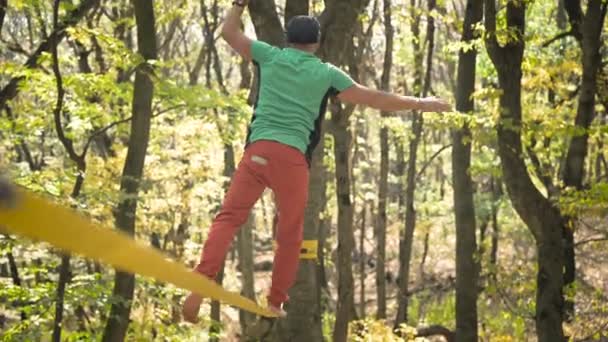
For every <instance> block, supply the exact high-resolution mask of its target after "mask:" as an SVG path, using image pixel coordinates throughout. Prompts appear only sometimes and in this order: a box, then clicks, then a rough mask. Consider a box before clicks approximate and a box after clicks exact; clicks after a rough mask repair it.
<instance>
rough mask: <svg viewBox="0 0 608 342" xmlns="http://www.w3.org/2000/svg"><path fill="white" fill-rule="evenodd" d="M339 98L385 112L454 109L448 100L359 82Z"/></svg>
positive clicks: (443, 110) (444, 110) (343, 92)
mask: <svg viewBox="0 0 608 342" xmlns="http://www.w3.org/2000/svg"><path fill="white" fill-rule="evenodd" d="M338 99H340V101H342V102H346V103H351V104H357V105H364V106H368V107H372V108H375V109H379V110H382V111H385V112H396V111H401V110H419V111H423V112H447V111H451V110H452V107H451V106H450V105H449V104H448V103H447V102H445V101H443V100H441V99H438V98H435V97H426V98H417V97H411V96H401V95H397V94H391V93H387V92H383V91H379V90H374V89H370V88H368V87H365V86H362V85H360V84H357V83H355V84H354V85H353V86H352V87H349V88H348V89H345V90H344V91H342V92H341V93H340V94H339V95H338Z"/></svg>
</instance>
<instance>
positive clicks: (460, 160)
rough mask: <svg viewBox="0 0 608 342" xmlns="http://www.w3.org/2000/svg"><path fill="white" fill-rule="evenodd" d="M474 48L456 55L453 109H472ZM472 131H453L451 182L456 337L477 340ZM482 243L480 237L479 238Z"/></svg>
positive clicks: (469, 21)
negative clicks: (454, 243) (471, 169)
mask: <svg viewBox="0 0 608 342" xmlns="http://www.w3.org/2000/svg"><path fill="white" fill-rule="evenodd" d="M482 14H483V2H482V0H468V1H467V5H466V10H465V17H464V26H463V32H462V39H461V40H462V41H463V42H465V43H468V42H470V41H471V40H473V39H475V34H474V31H473V30H474V26H476V25H477V23H479V22H480V21H481V17H482ZM476 59H477V51H476V50H475V49H469V50H468V51H465V50H461V51H460V53H459V57H458V76H457V87H456V110H457V111H459V112H464V113H471V112H472V111H473V110H474V102H473V99H472V94H473V92H474V91H475V66H476ZM471 140H472V139H471V131H470V130H469V127H468V125H467V124H466V123H465V124H464V126H463V127H462V128H460V129H457V130H454V131H452V146H453V147H452V184H453V185H454V215H455V219H456V339H457V340H458V341H477V340H478V336H477V292H478V291H477V289H478V278H479V265H480V264H481V263H479V262H476V261H475V252H476V249H477V246H476V231H475V229H476V228H475V227H476V222H475V204H474V201H473V193H474V189H473V180H472V178H471V174H470V170H469V169H470V167H471ZM481 243H483V241H482V242H481Z"/></svg>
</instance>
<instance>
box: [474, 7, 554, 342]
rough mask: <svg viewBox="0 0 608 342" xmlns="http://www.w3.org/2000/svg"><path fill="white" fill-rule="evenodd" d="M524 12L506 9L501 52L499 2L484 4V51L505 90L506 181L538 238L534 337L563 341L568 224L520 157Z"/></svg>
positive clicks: (501, 131) (502, 143) (502, 144)
mask: <svg viewBox="0 0 608 342" xmlns="http://www.w3.org/2000/svg"><path fill="white" fill-rule="evenodd" d="M525 13H526V7H525V6H524V5H523V4H515V3H512V2H509V3H508V4H507V10H506V17H507V25H508V27H509V29H512V30H513V32H517V36H516V37H514V38H513V40H512V41H510V42H509V43H508V44H507V45H505V46H504V47H503V46H500V45H499V44H498V41H497V39H496V37H495V32H496V3H495V2H494V0H485V18H486V21H485V24H486V25H485V26H486V30H487V31H488V33H489V35H488V36H487V37H486V47H487V50H488V53H489V55H490V58H491V59H492V62H493V64H494V66H495V67H496V71H497V73H498V79H499V83H500V88H501V90H502V93H501V95H500V121H499V123H498V126H497V133H498V153H499V156H500V159H501V164H502V172H503V177H504V181H505V183H506V185H507V191H508V193H509V196H510V197H511V202H512V204H513V207H514V208H515V210H516V211H517V213H518V214H519V216H520V217H521V218H522V220H523V221H524V222H525V223H526V225H527V226H528V229H529V230H530V231H531V233H532V234H533V235H534V238H535V240H536V245H537V249H538V255H537V258H538V275H537V290H536V333H537V336H538V340H539V341H540V342H549V341H551V342H559V341H564V334H563V330H562V313H563V296H562V285H563V267H564V258H563V255H564V244H563V241H562V231H563V229H564V222H563V220H562V217H561V215H560V212H559V210H558V209H557V208H556V207H554V206H553V204H552V203H551V202H550V201H549V200H548V199H547V198H545V197H544V196H543V195H542V194H541V193H540V192H539V191H538V189H537V188H536V186H535V185H534V183H533V182H532V179H531V178H530V175H529V173H528V169H527V166H526V164H525V162H524V160H523V157H522V156H523V153H522V142H521V125H522V108H521V78H522V68H521V63H522V59H523V53H524V47H525V42H524V34H525Z"/></svg>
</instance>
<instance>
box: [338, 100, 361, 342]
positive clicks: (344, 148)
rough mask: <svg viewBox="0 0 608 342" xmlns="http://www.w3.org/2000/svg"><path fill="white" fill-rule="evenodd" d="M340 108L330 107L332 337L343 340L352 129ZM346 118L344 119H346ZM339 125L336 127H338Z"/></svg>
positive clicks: (349, 312) (348, 296)
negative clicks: (334, 216)
mask: <svg viewBox="0 0 608 342" xmlns="http://www.w3.org/2000/svg"><path fill="white" fill-rule="evenodd" d="M342 110H343V109H338V110H337V111H332V122H333V123H334V126H335V127H336V128H335V131H334V132H333V136H334V154H335V159H336V175H335V176H336V198H337V200H338V263H337V264H338V265H337V267H338V307H337V308H336V323H335V326H334V333H333V340H334V341H346V340H347V335H348V323H349V322H350V320H351V319H352V318H353V317H354V315H353V311H354V309H355V308H354V279H353V270H352V251H353V250H354V247H355V241H354V235H353V205H352V201H351V193H350V189H351V177H350V167H351V165H350V149H351V147H352V135H351V134H352V132H351V131H350V129H349V128H348V124H347V123H344V122H339V120H340V119H342V120H344V118H343V116H344V114H342V113H341V111H342ZM346 120H348V119H346ZM339 126H341V127H340V128H338V127H339Z"/></svg>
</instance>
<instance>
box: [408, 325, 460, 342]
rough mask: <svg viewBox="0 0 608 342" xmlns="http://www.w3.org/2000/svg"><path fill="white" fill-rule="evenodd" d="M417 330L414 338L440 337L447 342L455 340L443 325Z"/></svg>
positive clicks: (454, 336) (453, 334)
mask: <svg viewBox="0 0 608 342" xmlns="http://www.w3.org/2000/svg"><path fill="white" fill-rule="evenodd" d="M417 330H418V332H417V333H416V337H429V336H435V335H441V336H443V337H444V338H445V339H446V340H447V342H453V341H455V340H456V334H455V333H454V332H453V331H452V330H450V329H448V328H446V327H444V326H443V325H431V326H429V327H425V328H418V329H417Z"/></svg>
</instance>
